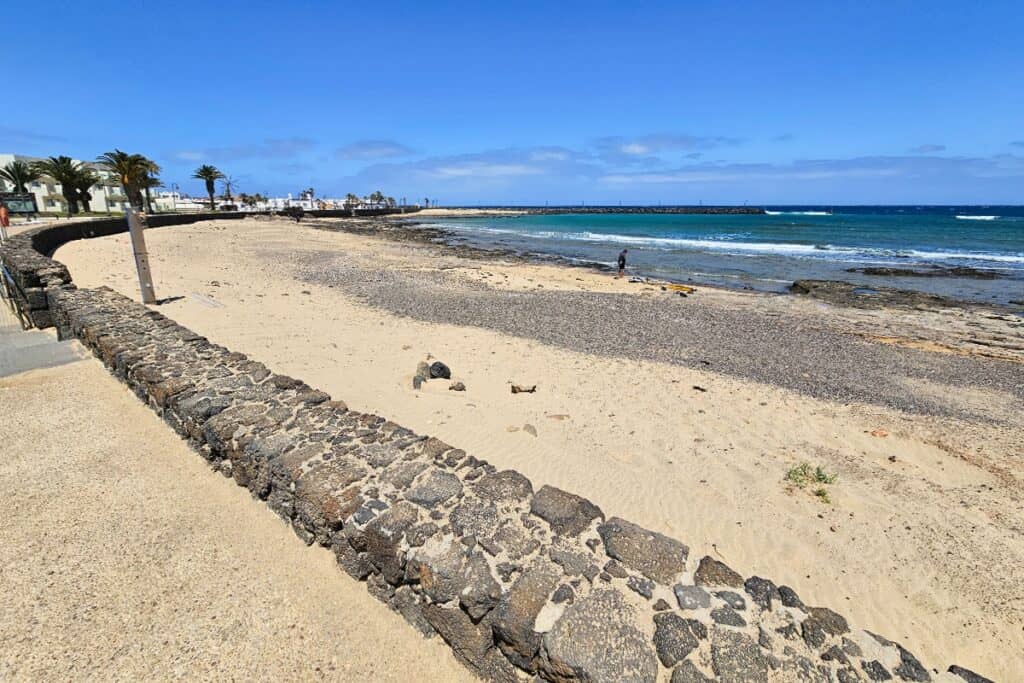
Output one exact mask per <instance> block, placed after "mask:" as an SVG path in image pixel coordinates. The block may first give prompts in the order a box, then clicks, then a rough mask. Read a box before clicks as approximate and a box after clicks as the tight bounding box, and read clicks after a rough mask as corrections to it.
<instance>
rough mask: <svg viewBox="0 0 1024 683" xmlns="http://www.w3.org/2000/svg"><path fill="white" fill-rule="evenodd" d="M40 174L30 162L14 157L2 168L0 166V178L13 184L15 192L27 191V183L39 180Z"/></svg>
mask: <svg viewBox="0 0 1024 683" xmlns="http://www.w3.org/2000/svg"><path fill="white" fill-rule="evenodd" d="M41 177H43V176H42V174H41V173H39V172H38V171H37V170H36V169H35V168H33V167H32V166H31V164H27V163H25V162H24V161H21V160H19V159H15V160H14V161H12V162H11V163H9V164H7V165H6V166H4V167H3V168H0V179H3V180H6V181H8V182H9V183H11V184H12V185H14V191H15V192H28V184H29V183H31V182H34V181H36V180H39V179H40V178H41Z"/></svg>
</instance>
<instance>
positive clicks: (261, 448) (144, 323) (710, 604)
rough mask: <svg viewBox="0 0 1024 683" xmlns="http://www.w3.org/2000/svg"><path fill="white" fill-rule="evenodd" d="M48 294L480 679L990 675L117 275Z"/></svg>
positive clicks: (88, 338)
mask: <svg viewBox="0 0 1024 683" xmlns="http://www.w3.org/2000/svg"><path fill="white" fill-rule="evenodd" d="M41 258H44V257H41ZM40 263H41V262H40ZM51 263H53V262H51ZM58 265H59V264H58ZM50 268H56V266H55V265H53V266H50ZM61 272H62V274H65V275H66V272H67V271H66V269H65V270H63V271H61ZM57 279H59V278H57ZM47 295H48V305H49V311H50V312H51V315H52V318H53V322H54V324H55V325H56V326H57V329H58V332H59V334H60V335H61V336H62V337H76V338H78V339H80V340H81V341H82V342H83V343H84V344H85V345H86V346H87V347H88V348H90V349H91V350H92V351H93V352H94V353H95V354H96V356H97V357H98V358H99V359H100V360H101V361H102V362H103V363H104V364H106V365H107V367H108V368H110V370H111V372H112V373H114V375H115V376H117V377H118V378H120V379H121V380H122V381H124V382H125V383H126V384H127V385H128V386H129V387H130V388H131V389H132V390H133V391H134V392H135V393H136V394H137V395H138V397H139V398H140V399H141V400H143V401H145V402H146V403H147V404H148V405H149V406H150V407H151V408H152V409H153V410H154V411H155V412H156V413H157V414H158V415H160V417H161V418H162V419H163V420H164V421H165V422H167V424H168V425H170V427H172V428H173V429H174V430H176V431H177V432H178V433H179V434H180V435H181V436H182V437H183V438H185V439H187V440H188V441H189V442H190V444H191V445H192V446H193V447H194V448H195V450H196V451H198V453H199V454H200V455H201V456H202V457H204V458H205V459H206V460H207V461H208V462H209V463H210V465H211V466H212V467H213V468H214V469H216V470H217V471H219V472H221V473H222V474H223V475H224V476H225V477H230V478H232V479H234V480H235V482H236V483H237V484H238V485H240V486H244V487H246V488H247V489H248V490H249V491H250V492H251V493H252V495H253V496H254V497H256V498H258V499H260V500H263V501H265V502H266V504H267V505H269V506H270V507H271V509H273V510H274V512H276V513H277V514H278V515H280V517H281V518H282V519H283V520H284V521H285V522H286V523H288V524H289V525H290V526H291V527H292V528H293V529H294V530H295V533H296V534H297V535H298V536H299V538H301V539H302V540H303V541H304V542H305V543H307V544H317V545H319V546H323V547H324V548H326V549H329V550H330V551H331V552H333V554H334V555H335V557H336V558H337V561H338V564H339V565H340V566H341V568H342V569H344V570H345V571H346V572H347V573H348V574H350V575H351V576H352V577H354V578H356V579H358V580H360V581H364V582H365V583H366V585H367V588H368V590H369V591H371V593H373V595H375V596H376V597H378V598H379V599H380V600H381V601H382V602H384V603H385V604H387V605H388V606H389V607H391V608H392V609H394V610H396V611H397V612H399V613H400V614H402V615H403V616H404V617H405V618H406V619H407V620H408V621H409V623H410V624H412V626H413V627H415V628H417V629H419V630H420V631H421V632H422V633H423V634H424V635H428V636H433V635H436V636H439V637H441V638H443V639H444V640H445V642H447V643H448V644H449V645H450V646H451V648H452V650H453V652H454V653H455V655H456V656H457V657H458V658H459V659H460V660H461V661H463V662H464V663H465V664H466V666H467V667H469V668H470V669H471V670H472V671H474V672H475V673H477V674H478V675H479V676H481V677H482V678H484V679H487V680H493V681H516V680H528V679H529V678H530V677H531V676H537V677H539V678H540V679H543V680H548V681H609V682H619V681H638V682H640V681H643V682H654V681H671V683H687V682H694V681H706V680H720V681H775V680H780V681H781V680H785V681H790V680H805V681H840V682H842V683H846V682H848V681H881V680H890V679H896V680H906V681H928V680H941V679H946V680H967V681H983V680H986V679H983V678H981V677H979V676H976V675H975V674H972V673H971V672H969V671H966V670H964V669H960V668H958V667H950V669H949V670H948V671H947V672H943V673H941V674H940V673H939V672H938V670H936V669H929V668H927V667H925V666H924V665H923V664H922V663H921V662H919V661H918V659H917V658H915V657H914V655H912V654H911V653H910V652H909V651H907V650H906V649H905V648H903V647H902V646H901V645H900V644H898V643H895V642H893V641H891V640H888V639H886V638H884V637H882V636H879V635H876V634H873V633H870V632H868V631H864V630H861V629H857V628H855V627H854V626H852V625H850V624H849V623H848V622H847V620H846V619H845V618H843V617H842V616H841V615H839V614H837V613H836V612H833V611H832V610H830V609H828V608H826V607H813V606H809V605H806V604H805V603H804V602H803V601H801V599H800V597H799V595H798V594H797V592H796V591H795V590H794V589H792V588H790V587H788V586H777V585H776V584H774V583H773V582H772V581H771V580H769V579H766V578H762V577H757V576H751V577H744V576H742V575H741V574H739V573H737V572H736V571H734V570H733V569H731V568H729V567H728V566H726V565H725V564H723V563H722V562H720V561H718V560H716V559H714V558H711V557H703V558H700V559H697V558H691V557H690V553H689V549H688V548H687V546H686V545H684V544H683V543H680V542H679V541H677V540H674V539H671V538H668V537H666V536H663V535H661V534H658V533H655V532H652V531H649V530H646V529H643V528H641V527H639V526H637V525H635V524H633V523H631V522H629V521H627V520H624V519H621V518H618V517H614V516H612V517H609V516H606V515H605V513H604V512H603V511H602V510H601V509H600V508H598V507H597V506H596V505H594V504H593V503H592V502H590V501H588V500H586V499H584V498H581V497H579V496H577V495H574V494H572V493H569V492H566V491H562V490H560V489H557V488H554V487H551V486H539V487H538V486H535V485H534V484H533V483H532V482H531V481H530V480H528V479H527V478H526V477H524V476H523V475H522V474H520V473H518V472H515V471H512V470H502V471H499V470H497V469H496V468H494V467H493V466H491V465H490V464H488V463H487V462H485V461H482V460H479V459H477V458H476V457H474V456H472V455H470V454H468V453H466V452H464V451H462V450H460V449H458V448H455V447H452V446H450V445H448V444H446V443H443V442H442V441H439V440H438V439H436V438H430V437H426V436H421V435H417V434H415V433H413V432H411V431H410V430H408V429H405V428H403V427H401V426H400V425H397V424H395V423H394V422H390V421H388V420H386V419H385V418H383V417H379V416H376V415H369V414H364V413H359V412H356V411H354V410H349V409H348V408H347V407H346V405H345V404H344V403H342V402H341V401H337V400H331V397H330V396H328V395H327V394H325V393H324V392H322V391H318V390H317V389H315V388H313V387H310V386H308V385H306V384H305V383H303V382H302V381H300V380H297V379H294V378H291V377H287V376H283V375H278V374H275V373H274V372H272V371H271V370H270V369H268V368H266V367H265V366H263V365H262V364H261V363H258V362H256V361H253V360H251V359H249V358H247V357H246V356H245V355H243V354H240V353H234V352H231V351H230V350H228V349H226V348H224V347H221V346H218V345H216V344H214V343H211V342H210V341H209V340H207V339H205V338H203V337H201V336H200V335H197V334H195V333H193V332H191V331H190V330H188V329H186V328H184V327H182V326H180V325H178V324H177V323H175V322H174V321H172V320H170V319H168V318H166V317H165V316H163V315H161V314H160V313H158V312H156V311H153V310H150V309H149V308H146V307H145V306H143V305H141V304H138V303H135V302H133V301H131V300H130V299H127V298H125V297H123V296H121V295H119V294H117V293H115V292H113V291H112V290H110V289H107V288H100V289H77V288H75V287H74V285H73V284H70V283H68V282H64V283H59V282H57V281H56V280H54V281H53V284H52V285H51V286H49V287H48V289H47ZM343 648H344V645H343V644H340V643H339V649H343ZM427 677H429V672H415V673H413V672H410V678H413V679H423V678H427Z"/></svg>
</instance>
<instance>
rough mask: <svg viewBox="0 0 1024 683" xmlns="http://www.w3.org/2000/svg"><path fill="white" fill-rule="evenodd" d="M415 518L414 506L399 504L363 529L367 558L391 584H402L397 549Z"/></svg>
mask: <svg viewBox="0 0 1024 683" xmlns="http://www.w3.org/2000/svg"><path fill="white" fill-rule="evenodd" d="M418 519H419V515H418V513H417V512H416V508H415V507H413V506H412V505H409V504H408V503H398V504H397V505H395V506H394V507H393V508H391V509H390V510H388V511H387V512H384V513H383V514H381V515H380V516H379V517H377V518H376V519H374V520H373V521H372V522H370V523H369V524H367V525H366V528H365V529H364V530H363V534H362V535H363V542H364V543H365V544H366V554H367V558H368V559H369V560H370V562H372V563H373V565H374V566H375V567H377V569H378V570H379V571H380V572H381V575H382V576H383V577H384V579H385V580H386V581H387V582H388V583H390V584H392V585H395V586H397V585H398V584H399V583H401V581H402V578H403V575H404V569H405V566H404V557H403V555H402V553H401V551H400V547H401V542H402V537H403V535H404V532H405V531H406V529H408V528H409V527H411V526H412V525H413V524H415V523H416V522H417V521H418Z"/></svg>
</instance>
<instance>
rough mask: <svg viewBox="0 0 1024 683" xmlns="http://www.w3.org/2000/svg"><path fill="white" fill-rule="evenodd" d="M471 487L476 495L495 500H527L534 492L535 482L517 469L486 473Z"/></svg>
mask: <svg viewBox="0 0 1024 683" xmlns="http://www.w3.org/2000/svg"><path fill="white" fill-rule="evenodd" d="M471 488H472V489H473V492H474V493H475V494H476V495H478V496H480V497H481V498H483V499H485V500H490V501H494V502H500V501H517V500H526V499H527V498H528V497H529V496H530V495H531V494H533V484H531V483H530V480H529V479H527V478H526V477H524V476H523V475H521V474H519V473H518V472H516V471H515V470H502V471H501V472H493V473H491V474H485V475H484V476H482V477H480V479H478V480H477V481H476V482H474V483H473V486H472V487H471Z"/></svg>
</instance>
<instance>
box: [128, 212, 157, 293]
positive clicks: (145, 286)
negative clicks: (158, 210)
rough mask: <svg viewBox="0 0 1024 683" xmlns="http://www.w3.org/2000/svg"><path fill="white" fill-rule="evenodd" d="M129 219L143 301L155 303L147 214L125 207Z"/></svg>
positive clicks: (129, 230) (129, 229)
mask: <svg viewBox="0 0 1024 683" xmlns="http://www.w3.org/2000/svg"><path fill="white" fill-rule="evenodd" d="M125 217H126V218H127V219H128V233H129V234H130V235H131V238H132V252H133V253H134V254H135V269H136V270H137V271H138V273H139V289H140V290H142V303H144V304H155V303H156V292H155V291H153V274H152V273H151V272H150V270H149V255H148V254H147V253H146V238H145V237H144V236H143V234H142V233H143V231H144V230H145V229H146V215H145V214H142V213H139V212H137V211H136V210H135V209H134V208H133V207H130V206H129V207H128V208H126V209H125Z"/></svg>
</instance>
